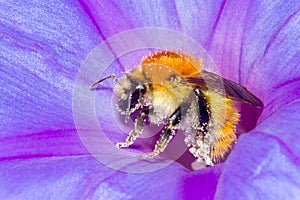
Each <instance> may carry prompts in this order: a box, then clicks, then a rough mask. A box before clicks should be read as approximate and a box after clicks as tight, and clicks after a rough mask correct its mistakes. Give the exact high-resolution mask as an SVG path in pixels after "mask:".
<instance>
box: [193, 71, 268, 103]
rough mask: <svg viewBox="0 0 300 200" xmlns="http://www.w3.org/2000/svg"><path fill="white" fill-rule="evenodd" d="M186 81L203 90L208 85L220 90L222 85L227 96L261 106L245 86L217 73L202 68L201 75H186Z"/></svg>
mask: <svg viewBox="0 0 300 200" xmlns="http://www.w3.org/2000/svg"><path fill="white" fill-rule="evenodd" d="M187 81H188V82H189V83H190V84H192V85H193V87H198V88H200V89H204V90H207V89H208V87H209V88H210V89H216V90H221V89H223V87H224V90H225V93H226V96H227V98H229V99H232V100H236V101H241V102H244V103H248V104H251V105H253V106H256V107H263V103H262V101H261V100H260V99H259V98H257V97H256V96H255V95H254V94H252V93H251V92H249V91H248V90H247V89H246V88H245V87H243V86H241V85H239V84H237V83H235V82H233V81H231V80H228V79H225V78H222V77H221V76H218V75H217V74H214V73H211V72H208V71H205V70H203V71H202V77H200V76H196V77H188V78H187Z"/></svg>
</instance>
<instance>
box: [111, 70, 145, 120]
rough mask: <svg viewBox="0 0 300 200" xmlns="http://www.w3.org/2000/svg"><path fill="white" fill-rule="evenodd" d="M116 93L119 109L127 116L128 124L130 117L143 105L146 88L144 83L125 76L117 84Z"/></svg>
mask: <svg viewBox="0 0 300 200" xmlns="http://www.w3.org/2000/svg"><path fill="white" fill-rule="evenodd" d="M114 92H115V94H116V96H117V101H118V102H117V109H118V111H119V112H120V113H121V114H125V122H128V119H129V115H130V114H131V113H133V112H134V111H136V110H137V109H139V108H140V107H141V106H142V105H143V96H144V94H145V93H146V87H145V85H144V84H143V82H142V81H140V80H138V79H135V78H133V77H130V76H129V75H128V74H124V75H123V76H122V77H121V78H120V79H119V80H118V84H116V86H115V88H114Z"/></svg>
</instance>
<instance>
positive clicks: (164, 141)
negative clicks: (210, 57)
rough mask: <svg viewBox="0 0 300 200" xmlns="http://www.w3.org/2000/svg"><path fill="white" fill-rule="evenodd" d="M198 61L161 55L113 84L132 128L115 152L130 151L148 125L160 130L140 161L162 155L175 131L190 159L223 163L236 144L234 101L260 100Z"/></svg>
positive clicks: (255, 103)
mask: <svg viewBox="0 0 300 200" xmlns="http://www.w3.org/2000/svg"><path fill="white" fill-rule="evenodd" d="M202 65H203V64H202V61H201V60H200V59H196V58H194V57H193V56H190V55H188V54H186V53H183V52H175V51H159V52H157V53H153V54H150V55H148V56H147V57H145V58H143V59H142V61H141V64H140V65H139V66H136V67H135V68H134V69H132V70H131V71H129V72H126V73H124V74H123V75H122V76H121V77H120V78H116V77H115V76H114V75H110V76H107V77H105V78H103V79H101V80H99V81H97V82H95V83H94V84H92V85H91V88H94V87H96V85H98V84H99V83H101V82H102V81H104V80H106V79H109V78H113V79H114V80H115V82H116V85H115V87H114V93H115V94H116V96H117V99H118V100H117V103H116V107H117V110H118V111H119V112H120V113H121V114H123V115H125V122H128V120H129V117H130V115H131V114H132V113H133V112H138V116H137V117H136V118H135V119H134V129H133V130H132V131H131V132H130V133H129V135H128V137H127V138H126V141H125V142H119V143H117V144H116V146H117V147H118V148H125V147H129V146H130V145H132V144H133V143H134V141H135V140H136V139H137V138H138V136H139V135H140V134H141V133H142V131H143V129H144V126H145V125H146V121H147V120H148V121H150V123H152V124H157V125H160V124H162V125H163V129H162V131H161V134H160V138H159V139H158V140H157V142H156V145H155V147H154V150H153V151H152V152H151V153H149V154H147V155H143V156H141V158H143V159H146V158H153V157H155V156H157V155H159V154H160V153H161V152H163V151H164V150H165V148H166V147H167V145H168V143H169V142H170V141H171V140H172V138H173V137H174V136H175V134H176V132H177V130H182V131H183V132H184V134H185V143H186V145H187V146H188V147H189V151H190V152H191V153H192V154H193V155H194V157H195V158H196V159H197V160H198V161H201V162H203V161H204V162H205V163H206V165H207V166H213V165H214V164H216V163H219V162H221V161H223V160H224V157H225V156H226V155H227V154H228V153H229V152H230V150H231V149H232V148H233V146H234V144H235V143H236V140H237V136H236V125H237V123H238V121H239V118H240V114H239V112H238V109H237V108H236V106H235V104H234V101H240V102H243V103H248V104H251V105H253V106H256V107H262V106H263V103H262V101H261V100H260V99H259V98H257V97H256V96H255V95H253V94H252V93H251V92H249V91H248V90H247V89H246V88H245V87H243V86H241V85H239V84H237V83H235V82H233V81H231V80H228V79H225V78H222V77H221V76H219V75H217V74H214V73H212V72H208V71H206V70H204V69H203V66H202Z"/></svg>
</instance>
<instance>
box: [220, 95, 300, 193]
mask: <svg viewBox="0 0 300 200" xmlns="http://www.w3.org/2000/svg"><path fill="white" fill-rule="evenodd" d="M299 109H300V101H299V100H297V101H294V102H293V103H291V104H289V105H287V106H286V107H285V108H283V109H281V110H280V111H277V112H276V113H274V114H273V115H272V116H271V117H269V118H268V119H266V120H265V121H264V122H262V123H261V124H260V125H259V127H258V128H257V129H256V130H255V131H253V132H251V133H248V134H244V135H242V136H241V137H240V138H239V142H238V144H237V145H236V147H235V148H234V150H233V152H232V153H231V155H230V156H229V158H228V159H227V161H226V163H225V164H224V168H223V171H222V175H221V176H220V179H219V184H218V187H217V191H216V198H217V199H223V198H224V197H226V198H228V199H235V198H236V197H237V196H243V198H245V199H253V198H259V199H265V198H267V199H295V198H298V196H299V195H300V189H299V184H300V176H299V174H300V157H299V153H300V146H299V144H298V142H297V141H299V139H300V134H299V131H298V130H299V128H300V125H299V124H298V121H299V120H300V115H299V113H298V112H297V111H298V110H299ZM287 116H288V117H287ZM254 147H255V148H254Z"/></svg>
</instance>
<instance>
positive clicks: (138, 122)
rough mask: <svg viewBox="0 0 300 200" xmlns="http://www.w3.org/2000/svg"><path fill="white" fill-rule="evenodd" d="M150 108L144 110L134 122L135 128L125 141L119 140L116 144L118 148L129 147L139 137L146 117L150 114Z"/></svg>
mask: <svg viewBox="0 0 300 200" xmlns="http://www.w3.org/2000/svg"><path fill="white" fill-rule="evenodd" d="M148 113H149V110H144V111H142V112H141V113H140V114H139V116H138V117H137V118H136V120H135V122H134V129H133V130H132V131H131V132H130V133H129V135H128V137H127V138H126V141H125V142H118V143H117V144H116V146H117V147H118V149H120V148H124V147H129V146H130V145H132V144H133V143H134V141H135V140H136V139H137V138H138V136H139V134H140V133H141V132H142V131H143V128H144V124H145V117H146V116H147V115H148Z"/></svg>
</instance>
